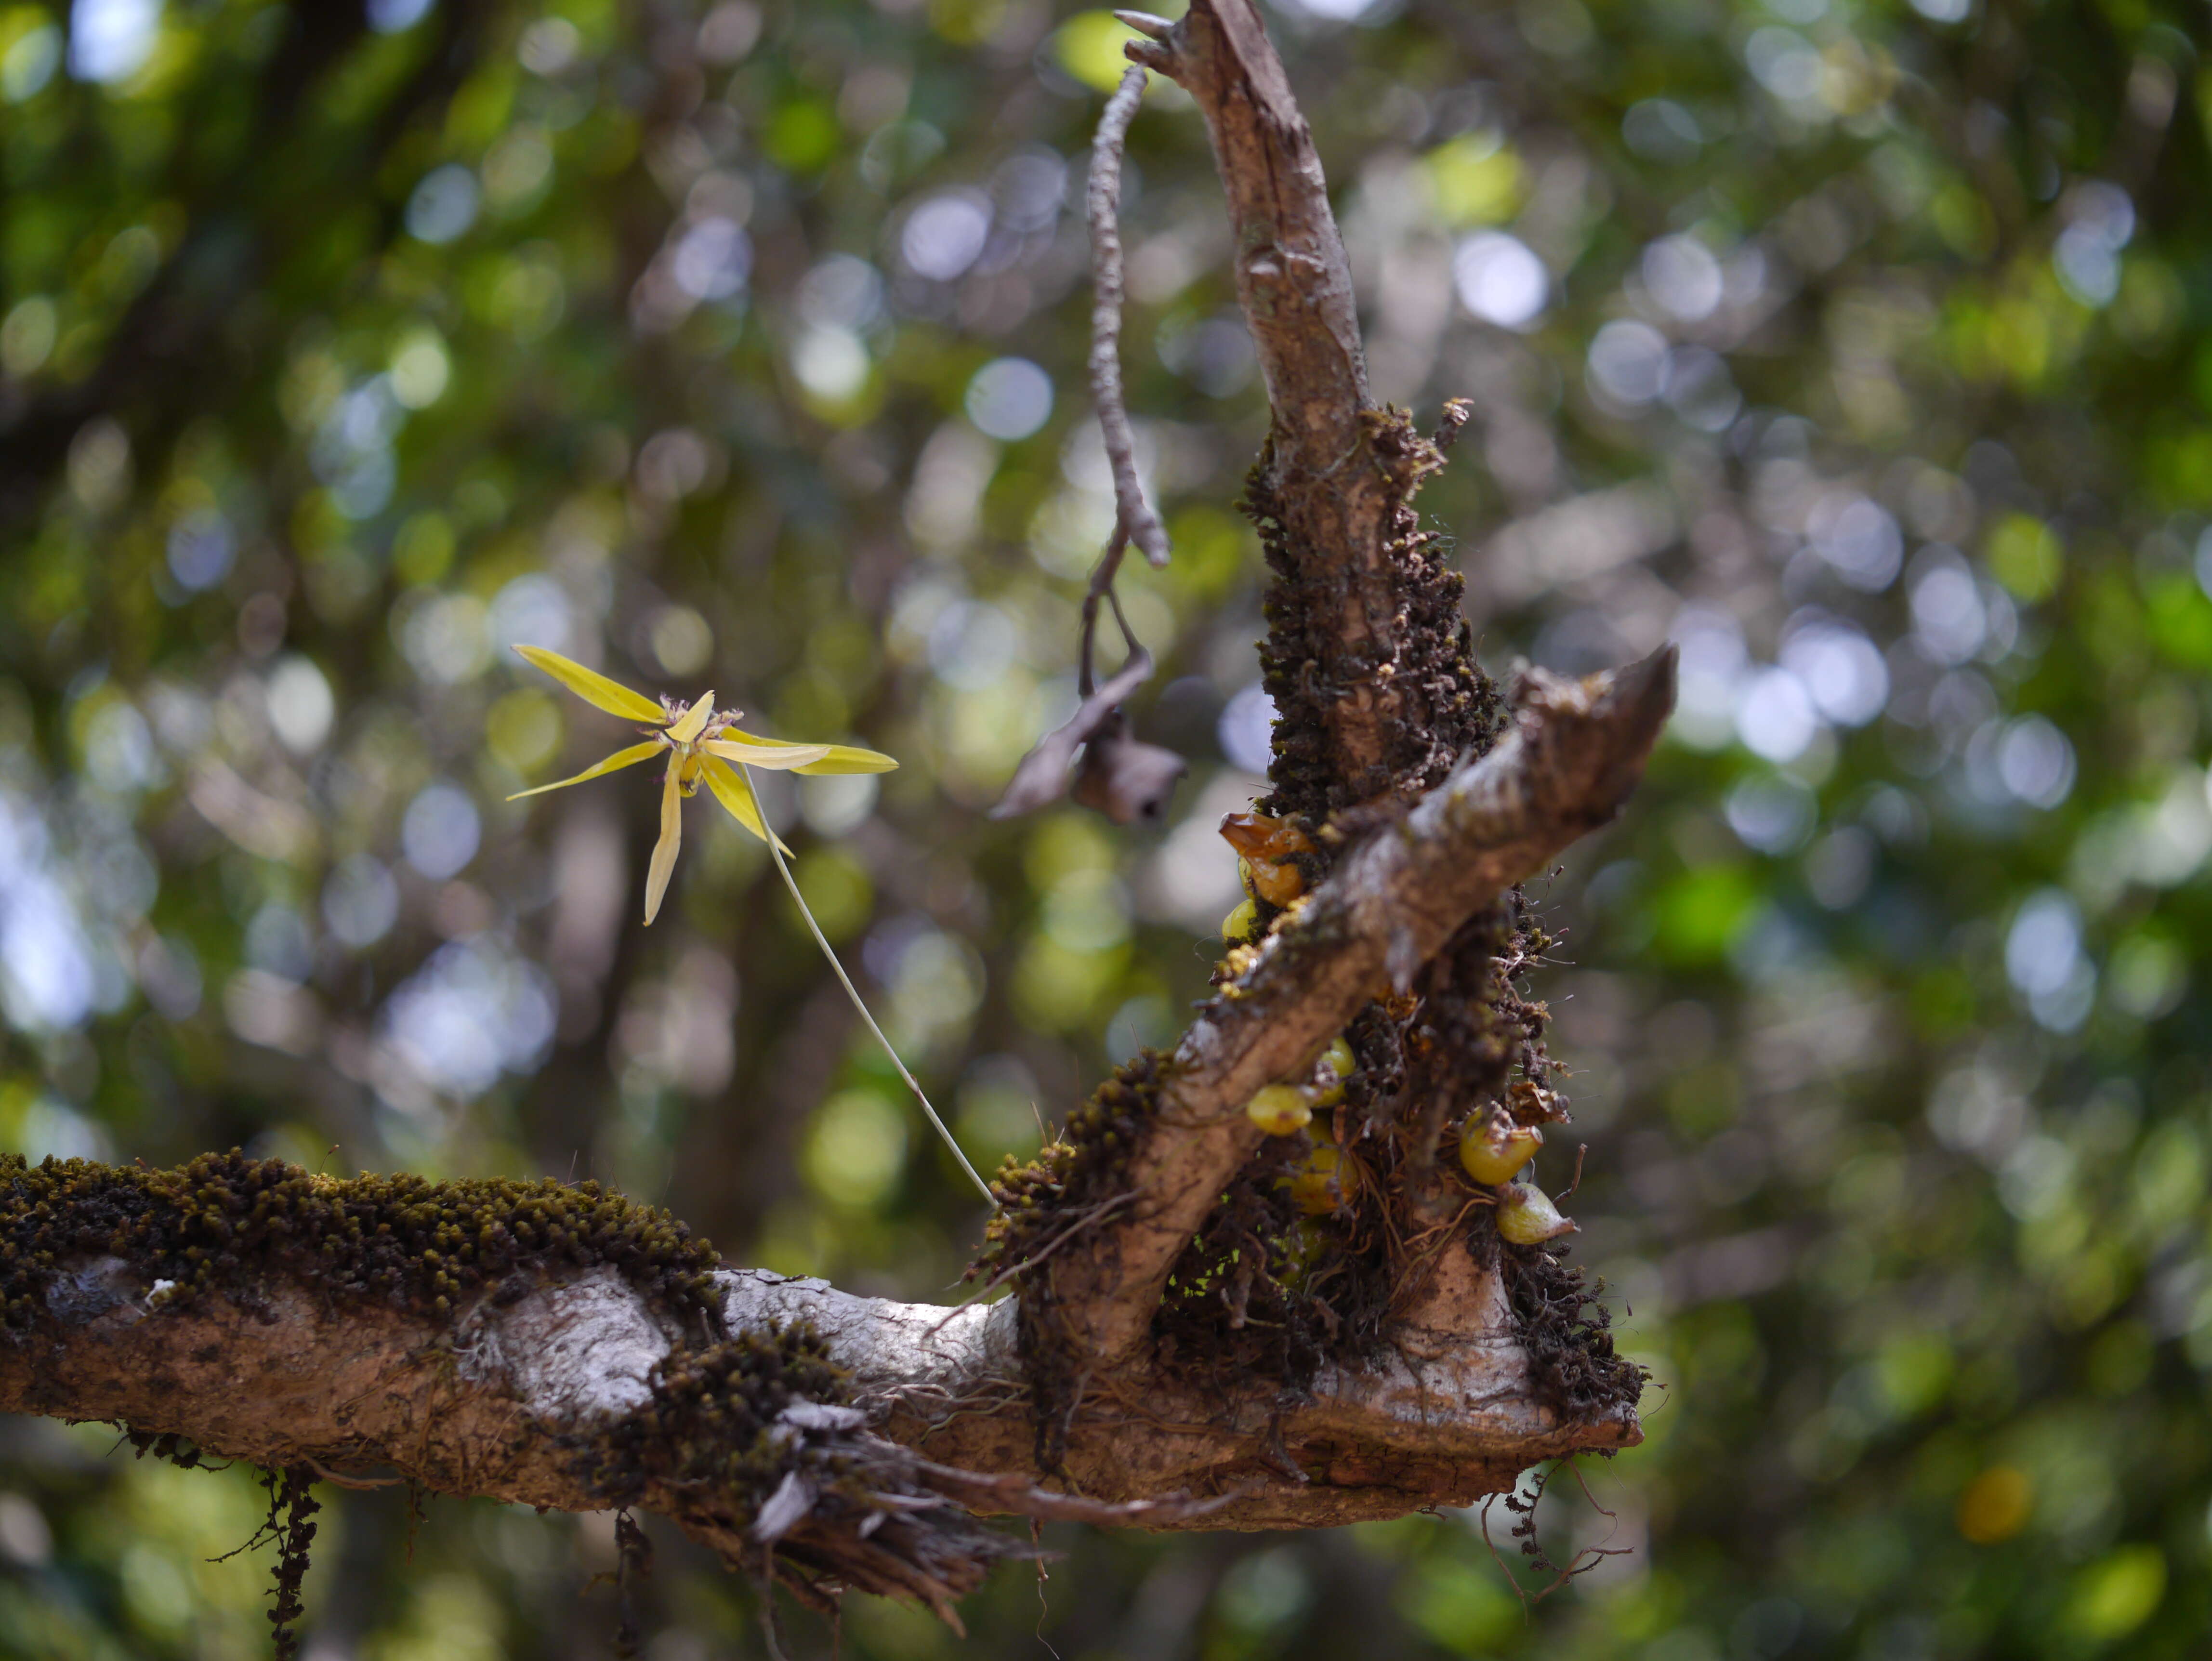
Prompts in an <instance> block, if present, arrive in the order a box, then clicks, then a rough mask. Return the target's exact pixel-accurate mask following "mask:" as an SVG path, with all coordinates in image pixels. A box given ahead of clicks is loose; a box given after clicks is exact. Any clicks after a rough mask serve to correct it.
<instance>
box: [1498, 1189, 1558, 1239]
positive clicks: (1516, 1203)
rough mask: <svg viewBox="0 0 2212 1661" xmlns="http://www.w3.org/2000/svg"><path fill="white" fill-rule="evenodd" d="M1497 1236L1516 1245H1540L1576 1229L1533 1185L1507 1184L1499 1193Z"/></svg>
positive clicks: (1544, 1194)
mask: <svg viewBox="0 0 2212 1661" xmlns="http://www.w3.org/2000/svg"><path fill="white" fill-rule="evenodd" d="M1574 1232H1576V1225H1575V1220H1574V1219H1573V1218H1571V1217H1565V1216H1562V1215H1560V1214H1559V1207H1557V1206H1555V1205H1553V1203H1552V1201H1551V1196H1549V1195H1547V1194H1546V1193H1545V1192H1544V1190H1543V1189H1541V1188H1538V1187H1537V1186H1536V1185H1535V1184H1534V1183H1506V1184H1505V1185H1504V1187H1503V1188H1501V1189H1498V1233H1499V1234H1500V1235H1502V1236H1503V1237H1504V1238H1506V1239H1508V1240H1510V1241H1511V1242H1512V1243H1513V1244H1515V1245H1541V1244H1544V1242H1545V1241H1547V1240H1556V1239H1558V1238H1559V1236H1561V1235H1562V1234H1572V1233H1574Z"/></svg>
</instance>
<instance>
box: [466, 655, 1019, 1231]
mask: <svg viewBox="0 0 2212 1661" xmlns="http://www.w3.org/2000/svg"><path fill="white" fill-rule="evenodd" d="M514 649H515V650H516V651H517V652H520V654H522V655H523V657H524V658H525V659H526V660H528V661H530V662H531V663H533V664H535V665H537V666H538V668H540V669H543V670H544V672H546V673H547V674H549V675H550V676H552V677H553V678H554V679H556V680H557V681H559V682H560V683H561V684H562V685H563V686H565V687H567V688H568V690H569V691H572V692H574V694H575V695H576V696H577V697H580V698H581V699H583V700H584V702H585V703H588V704H590V705H592V708H594V709H604V710H605V711H606V712H607V713H608V714H609V715H620V716H622V717H623V718H624V719H625V720H628V721H639V722H642V723H643V724H644V726H643V730H644V732H645V734H646V739H645V742H644V743H642V744H633V745H630V746H629V748H628V749H626V750H617V751H615V752H614V754H612V755H611V756H609V757H607V758H606V759H605V761H602V762H598V763H595V764H593V765H592V766H590V767H586V769H585V770H583V771H582V772H580V773H579V774H577V775H576V776H575V777H574V778H570V779H562V780H561V781H560V782H558V783H556V784H541V785H539V786H538V788H536V789H535V790H518V791H516V792H515V793H514V794H513V795H511V796H509V797H508V798H507V800H509V801H520V800H522V799H523V798H524V797H525V796H538V795H543V794H544V793H545V792H546V791H548V790H565V789H567V788H568V786H570V785H572V784H581V783H582V782H584V781H585V780H586V779H595V778H598V777H599V776H600V775H601V774H602V773H613V772H618V771H619V770H622V769H623V768H625V767H635V765H636V764H638V763H640V762H641V761H651V760H652V759H653V757H656V756H661V755H665V756H666V757H668V767H667V770H666V771H665V772H664V773H663V774H662V775H661V777H660V840H659V842H657V843H654V844H653V860H652V862H651V863H650V864H649V865H648V866H647V867H646V874H645V920H646V922H647V923H648V924H649V923H651V922H652V921H653V918H654V917H655V916H658V915H659V911H660V901H661V897H663V896H664V895H665V894H666V893H667V892H668V879H669V877H670V875H671V873H673V872H674V871H675V869H676V852H677V849H678V848H680V847H681V846H682V845H683V841H684V798H685V797H686V796H689V795H693V794H696V793H697V791H698V788H699V787H700V785H701V784H702V783H703V784H704V785H706V787H707V788H708V790H709V791H711V792H712V793H713V794H714V800H716V801H718V802H720V803H721V804H722V808H723V811H724V812H726V813H728V814H729V816H730V817H731V818H733V819H735V820H736V821H737V822H738V824H740V825H742V826H744V829H746V830H747V831H750V832H751V833H752V834H753V835H754V836H756V837H759V838H760V839H761V840H762V841H763V842H764V843H767V844H768V852H769V858H770V859H772V860H774V861H775V870H776V874H777V875H778V876H780V877H781V878H782V879H783V885H784V886H785V887H786V888H787V889H789V890H790V891H791V897H792V899H793V901H794V902H795V903H796V904H797V905H798V907H799V915H800V916H803V917H805V919H806V927H807V928H808V930H809V932H811V934H813V936H814V943H815V944H816V945H817V946H820V947H821V948H822V955H823V957H825V958H828V959H829V967H830V968H831V969H833V970H836V974H837V979H838V981H839V982H840V983H842V985H843V987H844V989H845V995H846V996H847V997H848V998H850V999H851V1000H852V1001H853V1007H854V1008H855V1009H857V1010H859V1011H860V1019H862V1020H863V1021H865V1022H866V1023H867V1026H868V1031H871V1032H872V1033H874V1034H875V1036H876V1042H877V1043H880V1044H881V1045H883V1047H884V1054H885V1055H887V1056H890V1058H891V1065H892V1066H893V1067H896V1068H898V1071H899V1076H900V1077H901V1078H902V1079H904V1080H906V1082H907V1088H908V1089H909V1090H911V1091H913V1092H914V1093H915V1099H916V1100H918V1101H919V1102H921V1110H922V1111H923V1112H924V1113H925V1114H927V1116H928V1117H929V1122H930V1123H931V1124H933V1125H934V1126H935V1127H936V1129H937V1134H938V1135H939V1136H941V1137H943V1138H944V1139H945V1147H948V1148H950V1149H951V1153H952V1157H953V1158H954V1159H957V1160H958V1161H959V1162H960V1168H961V1169H962V1170H963V1171H966V1172H967V1173H968V1179H969V1181H970V1182H972V1183H975V1186H976V1188H977V1189H980V1190H981V1192H982V1195H983V1197H984V1198H985V1199H986V1200H987V1201H989V1202H991V1205H992V1207H993V1208H994V1209H995V1208H997V1206H998V1203H999V1199H998V1196H996V1195H994V1193H992V1192H991V1185H990V1184H989V1183H987V1182H985V1181H984V1180H983V1178H982V1177H981V1174H980V1173H979V1172H978V1171H976V1169H975V1166H974V1165H972V1164H970V1163H969V1159H968V1156H967V1154H966V1153H963V1152H962V1151H961V1147H960V1144H959V1142H958V1141H957V1140H956V1139H955V1138H954V1136H953V1135H952V1133H951V1131H950V1130H949V1129H946V1128H945V1121H944V1120H943V1119H942V1118H940V1117H939V1116H938V1111H937V1109H936V1108H935V1107H933V1105H931V1104H930V1100H929V1098H928V1096H927V1094H926V1093H925V1092H923V1090H922V1087H921V1083H920V1081H919V1080H916V1079H915V1076H914V1074H912V1073H910V1072H908V1070H907V1065H906V1063H905V1062H902V1061H901V1060H900V1059H899V1053H898V1051H897V1050H896V1049H894V1048H893V1047H892V1044H891V1041H890V1038H889V1037H886V1036H885V1034H884V1030H883V1028H882V1027H880V1026H878V1025H877V1024H876V1018H875V1017H874V1016H873V1015H872V1014H870V1013H868V1006H867V1005H866V1002H864V1001H862V1000H861V997H860V988H858V987H856V986H854V984H853V977H851V976H850V975H848V974H847V973H846V972H845V965H844V964H842V963H839V962H838V961H837V954H836V952H833V951H831V950H830V949H829V939H828V937H827V936H825V935H824V934H823V932H822V926H821V924H819V923H817V922H815V921H814V914H813V913H812V912H811V911H810V910H807V907H806V896H805V895H804V894H802V893H800V892H799V883H798V880H797V879H795V878H793V875H792V874H791V867H789V866H788V865H787V864H785V863H784V859H783V856H784V855H785V854H786V853H787V852H789V851H790V850H789V849H786V848H785V847H784V845H783V841H782V839H781V837H778V836H776V834H775V832H774V831H770V830H769V828H768V819H767V817H766V816H765V815H764V814H763V813H762V812H761V806H760V799H759V797H757V796H756V795H755V794H753V781H752V769H754V768H756V767H770V768H775V769H777V770H781V771H784V772H791V773H887V772H889V771H890V770H891V769H892V768H894V767H896V766H897V765H898V764H897V763H896V762H895V761H893V760H892V759H891V758H890V757H889V756H886V755H883V754H880V753H879V752H878V751H873V750H860V749H855V748H854V746H852V745H847V744H792V743H789V742H787V741H786V740H784V739H764V738H762V737H760V736H758V735H757V734H756V733H741V732H739V731H738V728H737V727H736V725H735V724H734V723H735V722H736V721H737V719H738V711H737V710H735V709H715V708H714V694H713V693H712V692H704V693H702V694H701V695H700V696H699V697H696V698H694V699H692V700H691V702H690V703H676V702H674V701H673V700H672V699H667V698H664V699H662V700H661V701H660V702H659V703H654V702H653V700H652V699H651V698H649V697H646V695H645V694H644V693H642V692H634V691H631V690H630V689H629V687H627V686H625V685H623V684H622V683H621V682H620V681H618V680H609V679H608V678H606V677H605V675H603V674H600V673H599V672H598V671H597V670H594V669H586V667H584V666H583V665H582V664H580V663H576V662H573V661H571V660H569V659H568V658H564V657H562V655H561V654H559V653H558V652H549V651H547V650H546V649H545V648H544V647H542V646H518V647H516V648H514Z"/></svg>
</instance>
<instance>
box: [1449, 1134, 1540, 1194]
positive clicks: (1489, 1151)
mask: <svg viewBox="0 0 2212 1661" xmlns="http://www.w3.org/2000/svg"><path fill="white" fill-rule="evenodd" d="M1543 1145H1544V1133H1543V1132H1542V1131H1541V1130H1539V1129H1536V1127H1535V1126H1534V1125H1517V1124H1514V1123H1510V1121H1509V1122H1506V1123H1492V1124H1488V1125H1484V1124H1478V1123H1476V1122H1475V1121H1474V1120H1472V1119H1470V1120H1469V1121H1468V1123H1467V1126H1466V1128H1465V1129H1462V1131H1461V1132H1460V1135H1459V1162H1460V1166H1461V1169H1462V1170H1464V1171H1466V1172H1467V1174H1468V1176H1470V1177H1474V1180H1475V1181H1477V1182H1478V1183H1483V1184H1484V1185H1485V1186H1488V1187H1494V1186H1495V1185H1496V1184H1498V1183H1502V1182H1506V1181H1509V1180H1510V1179H1511V1178H1512V1177H1514V1176H1516V1175H1517V1174H1518V1173H1519V1171H1520V1170H1521V1167H1522V1166H1523V1165H1527V1164H1528V1161H1529V1160H1531V1159H1534V1158H1535V1157H1536V1150H1537V1149H1538V1148H1540V1147H1542V1146H1543Z"/></svg>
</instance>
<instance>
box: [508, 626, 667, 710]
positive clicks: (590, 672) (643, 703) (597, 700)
mask: <svg viewBox="0 0 2212 1661" xmlns="http://www.w3.org/2000/svg"><path fill="white" fill-rule="evenodd" d="M514 649H515V650H516V651H517V652H519V653H520V654H522V656H523V658H524V659H525V660H527V661H529V662H531V663H533V664H535V665H536V666H538V668H540V669H543V670H544V672H546V673H547V674H549V675H550V676H552V677H553V678H554V679H556V680H557V681H559V682H560V683H561V684H562V685H563V686H565V687H567V688H568V690H569V691H572V692H574V694H575V695H576V696H577V697H580V698H581V699H583V701H584V702H585V703H588V704H591V705H592V707H593V708H595V709H604V710H605V711H606V712H607V713H608V714H609V715H620V716H622V717H623V719H624V720H625V721H651V722H652V723H653V725H654V726H655V727H665V726H666V725H667V723H668V712H667V711H666V710H665V709H662V708H661V707H660V706H659V704H657V703H654V702H653V700H652V699H651V698H649V697H646V695H645V694H644V693H642V692H633V691H630V689H629V687H627V686H625V685H623V684H622V683H621V682H620V681H618V680H609V679H608V678H606V677H605V675H603V674H601V673H600V672H599V671H598V670H596V669H586V667H584V666H583V665H582V664H580V663H577V662H574V660H570V659H568V658H564V657H562V655H561V654H559V653H558V652H549V651H547V650H546V649H545V648H544V647H542V646H518V647H516V648H514Z"/></svg>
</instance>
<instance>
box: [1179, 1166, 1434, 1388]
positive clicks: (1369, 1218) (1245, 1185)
mask: <svg viewBox="0 0 2212 1661" xmlns="http://www.w3.org/2000/svg"><path fill="white" fill-rule="evenodd" d="M1315 1140H1316V1139H1315V1138H1314V1137H1312V1136H1311V1135H1310V1134H1301V1135H1296V1136H1285V1137H1274V1138H1270V1139H1269V1141H1267V1143H1266V1144H1265V1145H1264V1146H1263V1147H1261V1150H1260V1153H1259V1156H1258V1157H1257V1159H1255V1160H1254V1162H1253V1163H1252V1164H1251V1165H1248V1166H1246V1168H1245V1169H1244V1170H1243V1171H1240V1172H1238V1173H1237V1178H1236V1180H1235V1181H1234V1182H1232V1183H1231V1184H1230V1185H1229V1188H1228V1189H1227V1190H1226V1191H1225V1192H1224V1194H1223V1195H1222V1196H1221V1200H1220V1202H1219V1203H1218V1204H1217V1205H1216V1206H1215V1207H1214V1208H1213V1209H1212V1211H1210V1212H1208V1213H1207V1214H1206V1220H1205V1222H1204V1223H1203V1224H1202V1225H1201V1226H1200V1229H1199V1231H1198V1232H1197V1234H1196V1235H1195V1236H1194V1238H1193V1239H1192V1241H1191V1244H1190V1245H1189V1247H1188V1249H1187V1250H1185V1251H1184V1252H1183V1253H1182V1256H1181V1257H1179V1258H1178V1259H1177V1260H1176V1266H1175V1269H1174V1270H1173V1272H1172V1273H1171V1274H1170V1276H1169V1280H1168V1287H1167V1291H1166V1293H1165V1295H1164V1297H1163V1298H1162V1299H1161V1302H1160V1310H1159V1313H1158V1316H1157V1317H1154V1320H1153V1326H1152V1329H1153V1335H1154V1337H1155V1339H1156V1340H1157V1342H1158V1354H1159V1356H1160V1359H1161V1360H1162V1361H1163V1362H1164V1363H1165V1364H1166V1365H1168V1366H1172V1367H1174V1368H1175V1369H1176V1371H1177V1372H1182V1373H1183V1374H1184V1375H1185V1376H1187V1377H1191V1378H1197V1379H1202V1380H1205V1381H1206V1382H1207V1383H1209V1384H1212V1385H1213V1386H1215V1387H1216V1388H1217V1389H1218V1390H1219V1391H1220V1392H1221V1394H1222V1396H1223V1398H1224V1399H1225V1400H1226V1399H1229V1398H1230V1396H1231V1395H1232V1394H1234V1393H1239V1392H1241V1391H1242V1390H1244V1389H1247V1388H1249V1385H1250V1384H1252V1383H1253V1382H1254V1381H1255V1380H1258V1381H1261V1382H1265V1383H1267V1384H1273V1385H1277V1386H1279V1387H1283V1388H1287V1389H1290V1390H1304V1389H1305V1388H1306V1387H1307V1386H1308V1385H1309V1384H1311V1383H1312V1380H1313V1377H1314V1374H1315V1373H1316V1372H1318V1371H1319V1370H1320V1368H1321V1366H1322V1363H1324V1362H1325V1361H1328V1360H1352V1359H1356V1358H1358V1357H1359V1356H1361V1355H1364V1354H1367V1353H1368V1352H1370V1350H1371V1349H1372V1348H1374V1347H1375V1345H1376V1343H1377V1342H1379V1341H1380V1339H1381V1336H1382V1332H1383V1324H1384V1321H1385V1319H1386V1317H1387V1316H1388V1314H1389V1304H1390V1275H1389V1251H1388V1249H1387V1245H1386V1243H1385V1239H1384V1236H1383V1232H1382V1231H1381V1230H1380V1229H1379V1228H1377V1227H1376V1223H1377V1222H1378V1221H1379V1216H1378V1214H1377V1213H1376V1208H1374V1206H1373V1205H1372V1204H1371V1203H1369V1204H1362V1203H1361V1196H1362V1195H1363V1194H1364V1193H1365V1192H1366V1191H1367V1189H1368V1186H1369V1182H1368V1180H1367V1179H1364V1178H1358V1177H1353V1178H1351V1179H1349V1180H1346V1181H1344V1182H1343V1183H1342V1184H1341V1189H1340V1191H1341V1193H1342V1196H1343V1203H1342V1204H1341V1205H1340V1207H1339V1209H1338V1212H1337V1214H1334V1215H1332V1216H1328V1217H1309V1216H1306V1215H1304V1214H1303V1212H1302V1210H1301V1208H1300V1207H1299V1205H1298V1203H1297V1196H1296V1193H1295V1191H1294V1189H1292V1186H1291V1183H1292V1178H1293V1174H1294V1172H1295V1171H1296V1170H1297V1167H1298V1166H1299V1165H1301V1164H1303V1163H1304V1160H1305V1159H1307V1157H1308V1156H1309V1155H1310V1153H1311V1152H1312V1149H1313V1146H1314V1141H1315Z"/></svg>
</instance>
